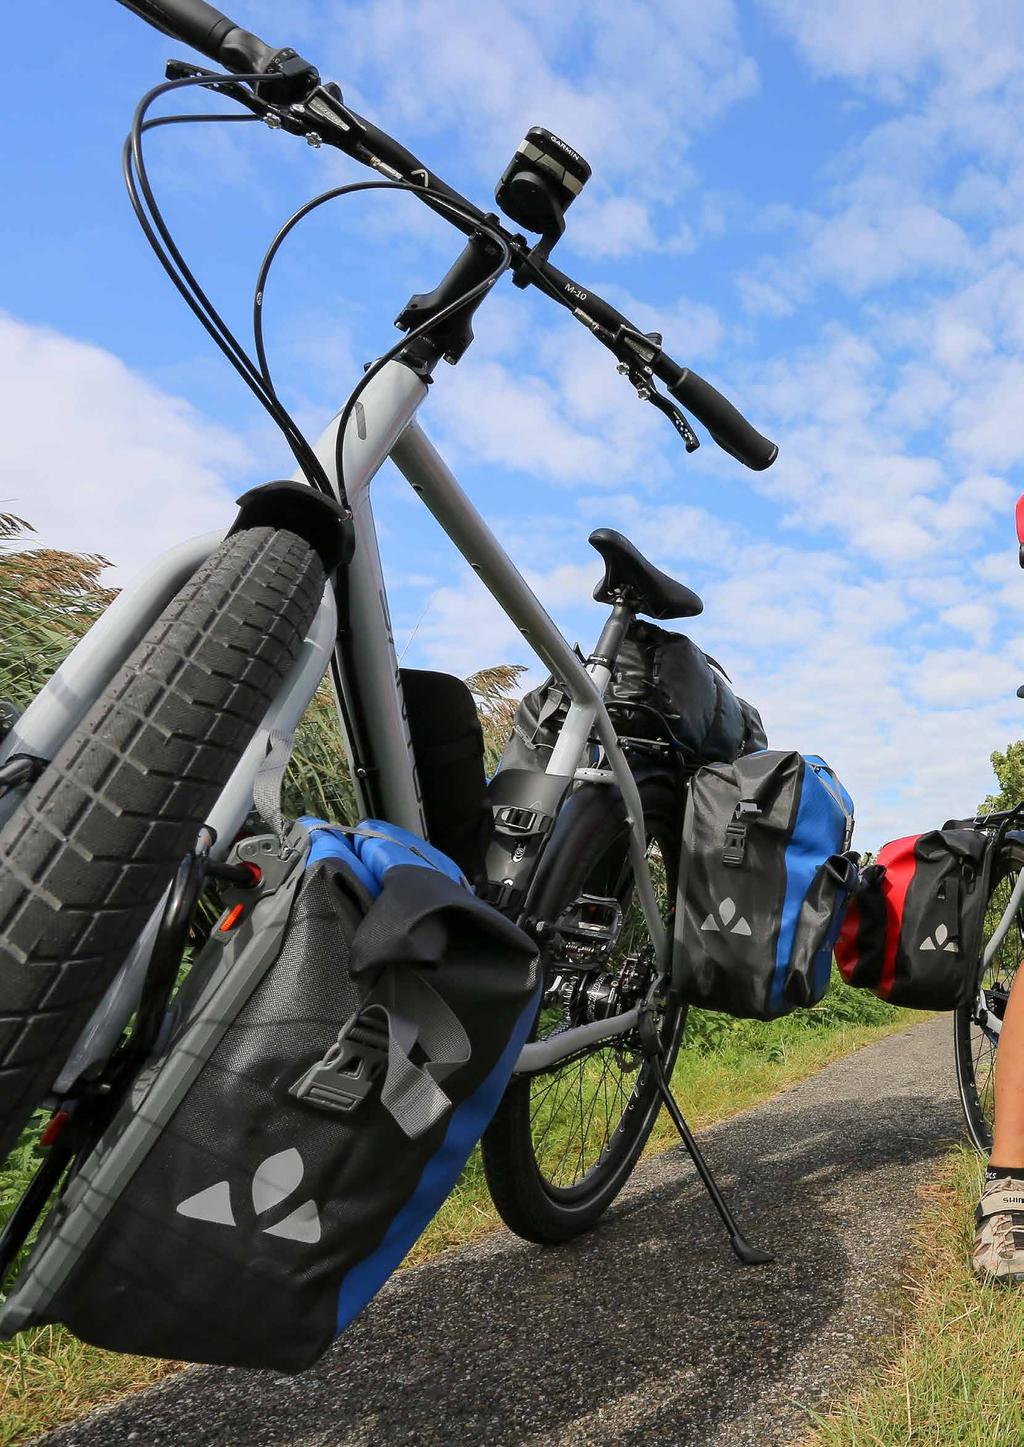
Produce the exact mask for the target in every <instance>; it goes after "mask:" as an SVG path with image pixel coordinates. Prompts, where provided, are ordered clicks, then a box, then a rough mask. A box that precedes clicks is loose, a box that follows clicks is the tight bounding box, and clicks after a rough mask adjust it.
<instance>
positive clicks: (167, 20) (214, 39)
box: [119, 0, 320, 103]
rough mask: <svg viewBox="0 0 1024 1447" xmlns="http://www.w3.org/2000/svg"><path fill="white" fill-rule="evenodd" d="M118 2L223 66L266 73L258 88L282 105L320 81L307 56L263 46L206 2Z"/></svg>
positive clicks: (244, 72) (171, 0)
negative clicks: (303, 56)
mask: <svg viewBox="0 0 1024 1447" xmlns="http://www.w3.org/2000/svg"><path fill="white" fill-rule="evenodd" d="M119 4H121V5H123V6H124V7H125V9H126V10H131V11H132V13H133V14H135V15H137V16H138V17H139V19H140V20H145V21H147V22H148V23H149V24H150V25H152V26H154V27H155V28H156V29H157V30H160V31H162V32H163V33H164V35H170V36H171V37H172V39H174V40H181V41H184V43H185V44H186V45H191V46H192V48H193V49H194V50H198V51H199V52H200V54H201V55H205V56H208V57H209V59H210V60H215V61H216V62H217V63H218V65H223V66H224V68H225V69H226V70H233V71H235V73H236V74H239V75H266V77H267V80H266V82H264V83H262V84H261V86H260V89H261V90H262V91H263V93H264V95H265V96H266V97H267V98H272V99H273V100H275V101H279V102H281V103H287V102H289V101H292V100H297V99H300V98H302V97H304V96H306V95H308V94H309V92H310V90H311V89H312V88H313V86H315V85H317V84H318V83H319V80H320V76H319V73H318V71H317V69H316V67H315V66H313V65H310V63H309V61H308V60H303V59H302V57H301V56H299V55H298V54H296V52H295V51H294V50H291V49H290V48H288V47H287V46H283V47H276V48H275V47H274V46H271V45H268V44H267V43H266V41H264V40H261V39H260V38H259V36H258V35H253V34H252V33H251V32H250V31H248V30H243V29H242V27H241V26H240V25H236V24H235V22H234V21H233V20H229V19H228V17H227V16H226V15H223V14H221V12H220V11H219V10H216V9H214V7H213V6H212V5H207V3H206V0H119Z"/></svg>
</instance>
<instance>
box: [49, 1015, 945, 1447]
mask: <svg viewBox="0 0 1024 1447" xmlns="http://www.w3.org/2000/svg"><path fill="white" fill-rule="evenodd" d="M951 1035H952V1031H951V1029H950V1025H949V1020H948V1018H942V1019H939V1020H932V1021H928V1022H926V1023H924V1024H923V1025H918V1026H916V1027H914V1028H912V1029H910V1030H908V1031H906V1032H904V1033H903V1034H900V1035H895V1036H890V1037H889V1038H887V1039H885V1040H882V1041H880V1042H878V1043H876V1044H874V1045H870V1046H868V1047H866V1048H865V1049H863V1050H860V1051H858V1052H857V1053H855V1054H854V1055H851V1056H848V1057H846V1058H845V1059H843V1060H840V1061H838V1062H836V1064H834V1065H831V1066H829V1067H828V1069H826V1070H824V1071H822V1072H821V1074H819V1075H817V1076H815V1077H813V1078H812V1079H810V1080H807V1081H804V1082H802V1083H801V1084H800V1085H797V1086H795V1087H793V1088H792V1089H790V1090H788V1091H786V1092H784V1093H783V1094H781V1095H778V1096H776V1097H774V1098H773V1099H772V1100H769V1101H767V1102H765V1103H764V1104H763V1105H760V1106H757V1107H756V1108H755V1109H753V1110H750V1111H747V1112H746V1113H745V1114H744V1115H741V1116H738V1117H736V1118H735V1119H733V1120H731V1121H728V1122H726V1123H725V1124H723V1125H720V1126H716V1127H714V1128H713V1129H711V1130H709V1131H706V1132H704V1133H703V1135H702V1137H701V1139H702V1142H703V1144H704V1146H705V1147H706V1150H707V1154H708V1157H709V1159H710V1161H711V1163H712V1166H713V1168H714V1169H715V1170H716V1171H717V1172H718V1174H719V1179H720V1181H721V1183H722V1185H723V1187H724V1188H726V1190H727V1192H728V1195H729V1197H730V1199H731V1201H732V1202H733V1204H734V1207H735V1209H736V1211H737V1214H738V1215H739V1217H740V1219H741V1222H742V1223H743V1224H744V1226H745V1228H746V1230H747V1234H748V1235H749V1236H750V1238H751V1239H752V1240H754V1241H756V1242H757V1243H758V1244H759V1245H762V1246H764V1247H765V1248H766V1249H767V1250H770V1251H772V1252H774V1253H775V1254H776V1257H777V1259H776V1262H775V1263H774V1264H773V1265H771V1266H767V1267H754V1268H750V1267H748V1268H744V1267H741V1266H740V1265H739V1264H738V1263H737V1262H736V1261H735V1259H734V1258H733V1256H732V1254H731V1252H730V1250H729V1245H728V1242H727V1240H726V1237H725V1235H724V1233H723V1232H722V1230H721V1228H720V1226H719V1224H718V1220H717V1217H716V1216H714V1214H713V1212H712V1210H711V1207H710V1204H709V1203H708V1201H707V1198H706V1196H705V1195H704V1193H703V1190H702V1189H701V1187H700V1184H699V1182H698V1181H697V1179H696V1176H695V1173H694V1170H693V1167H692V1165H691V1164H690V1162H689V1158H688V1157H687V1156H686V1154H685V1153H684V1152H683V1151H682V1149H678V1150H672V1151H670V1152H668V1153H667V1154H665V1155H662V1156H659V1157H657V1158H656V1159H654V1160H651V1161H649V1162H646V1163H645V1164H644V1165H643V1166H642V1167H641V1168H640V1169H639V1170H638V1171H637V1172H636V1173H635V1175H634V1177H633V1180H632V1181H631V1183H630V1185H629V1187H628V1189H627V1190H626V1191H625V1192H624V1193H623V1195H622V1196H621V1197H620V1199H619V1201H618V1203H617V1204H616V1206H615V1207H614V1208H613V1210H612V1211H611V1212H609V1214H608V1215H607V1217H606V1218H605V1220H604V1222H603V1223H602V1224H601V1226H600V1227H599V1228H598V1229H597V1230H595V1231H593V1232H591V1233H590V1234H589V1235H587V1236H586V1237H583V1238H581V1239H578V1240H577V1241H575V1242H572V1243H570V1244H569V1245H567V1246H561V1247H557V1248H538V1247H535V1246H530V1245H527V1244H526V1243H525V1242H522V1241H519V1240H518V1239H517V1238H516V1237H514V1236H511V1235H509V1234H508V1233H507V1232H504V1231H497V1232H494V1233H493V1234H492V1235H490V1236H488V1237H486V1238H485V1239H484V1240H482V1241H480V1242H477V1243H475V1244H473V1245H471V1246H468V1247H464V1248H462V1249H460V1250H458V1251H452V1252H448V1253H447V1254H445V1255H444V1256H441V1257H438V1258H436V1259H435V1260H433V1261H430V1262H428V1263H426V1264H425V1265H423V1266H420V1267H417V1268H415V1269H414V1270H411V1271H406V1272H402V1273H400V1274H399V1275H398V1276H396V1277H394V1278H393V1279H392V1280H391V1282H389V1284H388V1285H387V1287H385V1289H384V1290H383V1292H381V1294H380V1295H379V1296H378V1298H377V1299H376V1301H375V1302H374V1303H373V1304H372V1305H371V1306H370V1307H369V1308H368V1310H367V1311H366V1312H364V1313H363V1315H362V1317H361V1318H359V1320H358V1321H357V1322H356V1323H355V1324H354V1325H353V1326H352V1327H350V1328H349V1330H348V1332H347V1333H346V1334H345V1336H344V1337H343V1338H342V1340H341V1341H340V1342H339V1343H338V1345H337V1347H336V1348H335V1349H334V1350H333V1351H332V1352H331V1353H330V1354H329V1356H328V1357H327V1358H325V1359H324V1361H323V1362H321V1363H320V1365H319V1366H317V1367H315V1368H313V1369H312V1370H311V1371H308V1372H306V1373H304V1374H302V1375H301V1376H298V1377H282V1376H277V1375H275V1374H273V1373H269V1372H263V1373H258V1372H244V1371H237V1370H227V1369H223V1368H206V1367H204V1368H195V1369H191V1370H188V1371H185V1372H182V1373H180V1374H178V1375H176V1376H174V1377H172V1378H169V1379H168V1380H167V1381H165V1382H163V1383H161V1384H160V1385H159V1386H157V1387H154V1388H151V1389H149V1390H147V1391H144V1392H140V1393H137V1394H135V1395H134V1396H132V1397H130V1398H128V1399H126V1400H125V1401H123V1402H122V1403H120V1404H119V1405H117V1406H115V1407H113V1408H109V1409H105V1410H103V1411H101V1412H97V1413H94V1414H93V1415H92V1416H91V1417H87V1418H85V1419H83V1420H82V1421H80V1422H78V1423H75V1424H74V1425H72V1426H70V1427H66V1428H62V1429H61V1430H59V1431H57V1432H53V1433H51V1434H49V1435H48V1436H47V1437H45V1438H41V1439H38V1440H39V1441H40V1442H43V1443H45V1444H47V1447H115V1444H117V1447H121V1444H123V1443H126V1442H135V1443H138V1444H140V1447H164V1444H167V1447H170V1444H174V1447H181V1444H185V1443H187V1444H189V1447H205V1444H218V1447H222V1444H232V1447H234V1444H245V1447H370V1444H373V1447H378V1444H384V1443H387V1444H390V1443H417V1444H419V1443H422V1444H431V1447H433V1444H445V1447H450V1444H460V1447H461V1444H465V1447H484V1444H487V1447H503V1444H513V1443H515V1444H528V1447H541V1444H555V1443H557V1444H559V1447H574V1444H593V1443H616V1444H619V1443H621V1444H637V1447H639V1444H641V1443H643V1444H645V1447H647V1444H672V1447H687V1444H691V1443H692V1444H698V1443H699V1444H702V1447H745V1444H752V1447H753V1444H756V1447H783V1444H788V1443H791V1442H793V1441H794V1440H795V1439H796V1438H798V1437H799V1436H800V1435H801V1432H802V1430H803V1429H804V1428H805V1427H806V1423H807V1414H808V1409H809V1408H812V1407H814V1406H816V1405H820V1404H822V1403H823V1402H825V1401H826V1400H828V1399H829V1398H830V1397H832V1396H834V1395H835V1394H837V1393H843V1392H844V1391H845V1390H847V1389H848V1388H849V1387H850V1386H851V1385H852V1384H853V1383H855V1382H856V1380H857V1377H858V1374H859V1373H860V1372H861V1371H862V1370H863V1366H864V1363H865V1361H866V1360H867V1359H868V1358H870V1356H871V1355H872V1353H873V1352H875V1351H877V1343H878V1341H879V1340H880V1339H881V1338H882V1337H883V1336H884V1333H885V1331H886V1329H887V1328H888V1326H889V1324H890V1321H891V1311H892V1288H893V1287H894V1286H895V1285H896V1283H897V1281H898V1280H899V1276H900V1273H901V1267H902V1264H903V1262H904V1260H905V1257H906V1246H907V1234H908V1230H909V1227H910V1225H911V1223H912V1221H913V1219H914V1216H915V1214H916V1212H917V1210H918V1191H919V1188H920V1186H921V1185H922V1184H923V1183H925V1182H926V1181H927V1180H928V1179H929V1176H930V1174H931V1172H932V1169H933V1167H934V1163H935V1162H936V1160H937V1159H938V1158H939V1157H940V1156H941V1154H942V1152H943V1151H944V1149H945V1148H946V1147H948V1146H949V1145H950V1144H951V1143H952V1142H953V1141H954V1140H956V1139H958V1138H960V1136H961V1125H960V1121H959V1112H958V1107H957V1103H956V1098H955V1091H954V1083H953V1060H952V1041H951Z"/></svg>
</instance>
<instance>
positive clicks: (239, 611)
mask: <svg viewBox="0 0 1024 1447" xmlns="http://www.w3.org/2000/svg"><path fill="white" fill-rule="evenodd" d="M323 587H324V572H323V568H322V566H321V564H320V560H319V559H318V558H317V556H316V555H315V554H314V553H313V552H312V551H311V549H310V548H309V547H308V545H307V544H306V543H304V542H303V541H302V540H301V539H300V538H297V537H295V536H294V535H293V534H291V533H288V532H279V531H275V530H273V529H271V528H253V529H250V530H247V531H245V532H240V533H237V534H235V535H234V536H232V537H229V538H227V539H226V540H225V541H224V542H223V543H222V544H221V546H220V547H219V548H218V549H217V551H216V552H215V553H214V554H213V556H212V557H210V558H209V559H208V560H207V561H206V562H205V563H204V564H203V566H202V567H201V568H199V570H198V571H197V572H196V574H195V575H194V576H193V577H192V578H191V579H190V580H189V582H188V583H186V585H185V587H184V588H182V590H181V592H180V593H178V595H177V596H176V597H175V598H174V599H173V601H172V602H171V603H170V604H169V605H168V606H167V608H166V609H165V610H164V612H163V614H162V615H161V616H160V618H159V619H158V620H157V621H156V623H154V625H153V627H152V628H151V629H150V631H149V633H148V634H147V635H146V637H145V638H144V639H143V641H142V642H141V643H140V644H139V646H138V647H137V648H136V649H135V651H134V652H133V653H132V655H131V657H130V658H129V659H128V661H127V662H126V664H125V665H124V667H123V668H122V669H121V670H120V672H119V673H118V674H117V675H116V676H115V677H114V678H113V679H112V680H111V682H110V684H109V685H108V687H107V688H106V690H105V691H104V693H103V695H102V697H101V698H100V699H99V701H98V702H97V703H96V704H95V705H94V706H93V708H92V709H91V710H90V711H89V713H88V714H87V716H86V718H85V719H84V721H83V722H82V724H81V725H80V726H79V727H78V728H77V729H76V730H75V731H74V732H73V733H72V735H71V736H70V738H69V739H68V740H67V742H66V743H65V744H64V745H63V746H62V747H61V748H60V749H59V750H58V752H57V754H56V757H55V758H54V759H53V761H52V762H51V763H50V764H48V765H47V767H46V770H45V771H44V773H43V774H42V776H41V777H40V779H39V780H38V781H37V783H36V784H35V785H34V787H33V788H32V789H31V791H30V792H29V794H28V795H27V797H26V798H25V800H24V802H23V803H22V804H21V805H20V807H19V808H18V810H17V811H16V812H15V813H14V815H13V816H12V817H11V818H10V820H8V822H7V824H6V825H5V826H4V828H3V830H2V832H0V1159H2V1157H3V1155H4V1154H5V1153H6V1152H7V1150H9V1149H10V1147H11V1145H12V1144H13V1143H14V1141H15V1139H16V1138H17V1135H18V1132H19V1130H20V1128H21V1126H22V1125H23V1124H24V1123H25V1121H26V1120H27V1118H28V1116H29V1115H30V1114H31V1112H32V1110H33V1109H34V1108H35V1106H36V1105H37V1104H38V1103H39V1102H40V1100H41V1099H42V1097H43V1096H44V1095H45V1094H46V1092H47V1091H48V1090H49V1088H50V1086H51V1084H52V1082H53V1080H54V1077H55V1076H56V1074H57V1073H58V1071H59V1069H60V1067H61V1065H62V1064H63V1061H64V1058H65V1057H66V1055H67V1053H68V1051H69V1050H70V1048H71V1046H72V1045H73V1043H74V1041H75V1039H76V1038H77V1036H78V1034H79V1032H80V1031H81V1029H82V1027H83V1026H84V1025H85V1023H86V1021H87V1020H88V1018H89V1015H90V1014H91V1013H92V1010H93V1009H94V1007H95V1006H96V1004H97V1003H98V1001H99V999H100V996H101V995H102V993H103V991H104V990H105V989H106V987H107V985H108V984H109V983H110V981H111V980H112V978H113V976H114V974H115V972H116V971H117V969H118V967H119V966H120V965H121V964H122V963H123V961H124V959H125V957H126V956H127V954H128V951H129V950H130V948H131V946H132V944H133V943H134V941H135V940H136V939H137V937H138V935H139V932H140V931H141V929H142V927H143V925H144V924H145V922H146V920H147V919H148V918H149V916H150V914H151V913H152V912H153V910H154V909H155V908H156V905H157V903H158V901H159V899H160V896H161V894H162V893H163V891H164V888H165V887H166V885H167V883H168V881H169V879H170V878H171V875H172V873H173V871H174V869H175V867H176V866H177V864H178V863H179V861H180V860H181V858H182V856H183V855H184V854H185V853H186V852H187V851H188V850H189V849H191V847H192V846H193V844H194V843H195V838H196V832H197V830H198V828H199V826H200V825H201V824H202V823H203V821H204V820H205V818H206V816H207V814H208V811H209V810H210V808H211V806H212V805H213V803H214V801H215V800H216V798H217V796H218V794H219V793H220V791H221V789H222V788H223V786H224V784H225V783H226V782H227V779H228V776H229V775H230V773H231V771H232V770H233V769H234V767H235V764H236V763H237V762H238V760H239V758H240V757H241V754H242V752H243V751H244V749H245V747H246V745H247V744H248V742H249V740H250V739H251V738H252V735H253V733H254V732H255V730H256V728H257V726H258V724H259V722H260V720H261V719H262V717H263V715H264V713H265V712H266V709H267V706H268V704H269V703H270V701H271V699H272V698H273V697H274V695H275V693H276V692H277V690H278V688H279V687H280V684H281V682H282V680H283V679H284V677H285V676H286V675H287V673H288V671H289V670H290V668H291V666H292V664H293V662H294V660H295V659H296V658H297V656H298V653H299V650H300V648H301V646H302V642H303V639H304V638H305V636H306V634H307V633H308V631H309V627H310V624H311V623H312V621H313V618H314V616H315V614H316V610H317V607H318V606H319V603H320V598H321V595H322V593H323Z"/></svg>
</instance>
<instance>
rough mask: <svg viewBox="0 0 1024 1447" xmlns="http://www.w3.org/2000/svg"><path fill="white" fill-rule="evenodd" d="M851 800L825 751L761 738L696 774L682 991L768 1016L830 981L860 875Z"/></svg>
mask: <svg viewBox="0 0 1024 1447" xmlns="http://www.w3.org/2000/svg"><path fill="white" fill-rule="evenodd" d="M852 832H853V802H852V800H851V799H850V796H849V794H848V793H847V792H846V790H845V789H844V788H843V786H842V784H841V783H840V782H839V779H838V778H837V777H836V775H835V773H834V772H833V771H832V769H830V768H829V766H828V765H827V764H826V763H825V762H824V760H823V759H819V758H817V757H816V756H815V755H807V756H804V755H802V754H797V753H786V752H781V751H779V750H771V749H765V750H762V751H761V752H758V753H752V754H747V755H746V756H744V757H743V758H740V759H737V760H736V761H735V762H734V763H731V764H711V765H708V766H707V767H705V768H701V769H698V770H697V771H696V773H695V774H694V776H693V779H692V781H691V783H690V788H689V794H688V798H687V803H686V813H685V817H684V822H683V849H682V863H681V867H680V879H679V894H678V902H677V908H676V925H675V961H674V980H675V982H676V984H677V986H678V987H679V988H680V990H681V992H682V997H683V999H684V1000H686V1001H688V1002H689V1003H690V1004H692V1005H698V1006H701V1007H703V1008H706V1009H711V1010H723V1011H725V1012H727V1013H728V1014H730V1015H740V1016H749V1017H752V1018H754V1019H759V1020H771V1019H774V1018H775V1017H776V1016H779V1015H785V1014H787V1013H788V1012H789V1011H790V1010H792V1009H794V1008H795V1007H796V1006H798V1005H813V1004H815V1003H816V1002H817V1001H818V1000H820V999H821V998H822V996H823V995H824V994H825V991H826V990H827V989H828V983H829V976H830V973H831V965H832V950H833V946H834V944H835V940H836V936H837V934H838V933H839V928H840V925H841V923H842V917H843V912H844V910H845V908H846V905H847V903H848V901H849V897H850V892H851V890H852V888H853V886H854V884H855V882H856V878H857V870H856V856H855V855H850V854H849V853H847V851H848V849H849V844H850V838H851V835H852Z"/></svg>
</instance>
